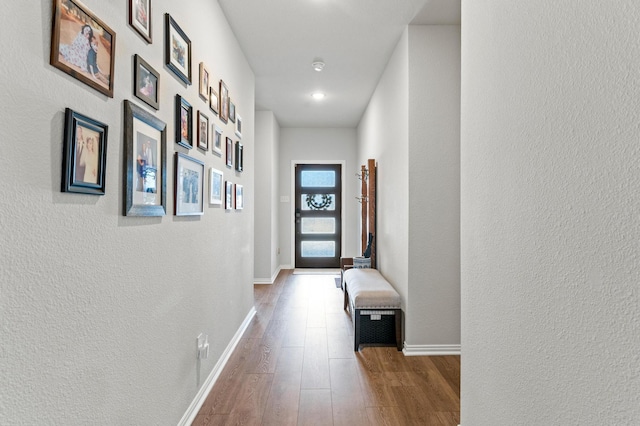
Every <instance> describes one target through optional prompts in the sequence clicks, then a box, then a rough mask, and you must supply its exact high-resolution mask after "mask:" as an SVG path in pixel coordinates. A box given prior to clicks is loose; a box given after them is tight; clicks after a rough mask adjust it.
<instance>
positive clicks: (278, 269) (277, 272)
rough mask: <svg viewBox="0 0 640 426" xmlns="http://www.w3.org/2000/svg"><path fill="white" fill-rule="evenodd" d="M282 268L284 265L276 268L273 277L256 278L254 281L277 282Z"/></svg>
mask: <svg viewBox="0 0 640 426" xmlns="http://www.w3.org/2000/svg"><path fill="white" fill-rule="evenodd" d="M281 270H282V267H281V266H279V267H278V268H277V269H276V271H275V272H274V273H273V275H272V276H271V278H254V279H253V283H254V284H273V283H274V282H276V278H278V274H279V273H280V271H281Z"/></svg>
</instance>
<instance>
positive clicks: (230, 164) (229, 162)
mask: <svg viewBox="0 0 640 426" xmlns="http://www.w3.org/2000/svg"><path fill="white" fill-rule="evenodd" d="M226 155H227V161H226V165H227V167H229V168H231V167H233V141H232V140H231V138H227V150H226Z"/></svg>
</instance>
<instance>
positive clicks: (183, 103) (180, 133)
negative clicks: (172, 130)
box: [176, 95, 193, 149]
mask: <svg viewBox="0 0 640 426" xmlns="http://www.w3.org/2000/svg"><path fill="white" fill-rule="evenodd" d="M176 143H177V144H178V145H180V146H182V147H185V148H187V149H191V148H193V107H192V106H191V104H190V103H189V102H187V100H186V99H185V98H183V97H182V96H180V95H176Z"/></svg>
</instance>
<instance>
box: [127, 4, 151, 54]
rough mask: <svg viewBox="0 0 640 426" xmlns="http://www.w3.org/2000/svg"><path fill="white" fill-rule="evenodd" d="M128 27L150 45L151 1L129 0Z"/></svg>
mask: <svg viewBox="0 0 640 426" xmlns="http://www.w3.org/2000/svg"><path fill="white" fill-rule="evenodd" d="M129 25H131V27H132V28H133V29H134V30H136V31H137V32H138V34H140V36H142V38H143V39H145V40H146V41H147V43H149V44H151V42H152V41H151V0H129Z"/></svg>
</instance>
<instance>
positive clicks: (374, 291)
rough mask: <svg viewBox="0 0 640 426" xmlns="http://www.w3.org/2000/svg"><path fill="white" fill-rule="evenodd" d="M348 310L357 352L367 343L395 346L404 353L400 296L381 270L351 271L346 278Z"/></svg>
mask: <svg viewBox="0 0 640 426" xmlns="http://www.w3.org/2000/svg"><path fill="white" fill-rule="evenodd" d="M342 288H343V289H344V309H349V311H350V312H351V319H352V321H353V325H354V335H355V338H354V346H355V347H354V350H355V351H357V350H358V349H359V348H360V344H363V343H379V344H383V343H384V344H395V345H396V347H397V348H398V350H399V351H400V350H402V306H401V299H400V295H399V294H398V292H397V291H396V290H395V289H394V288H393V286H392V285H391V284H390V283H389V282H388V281H387V280H386V279H385V278H384V277H383V276H382V274H381V273H380V271H378V270H377V269H370V268H365V269H348V270H346V271H344V274H343V276H342Z"/></svg>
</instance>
